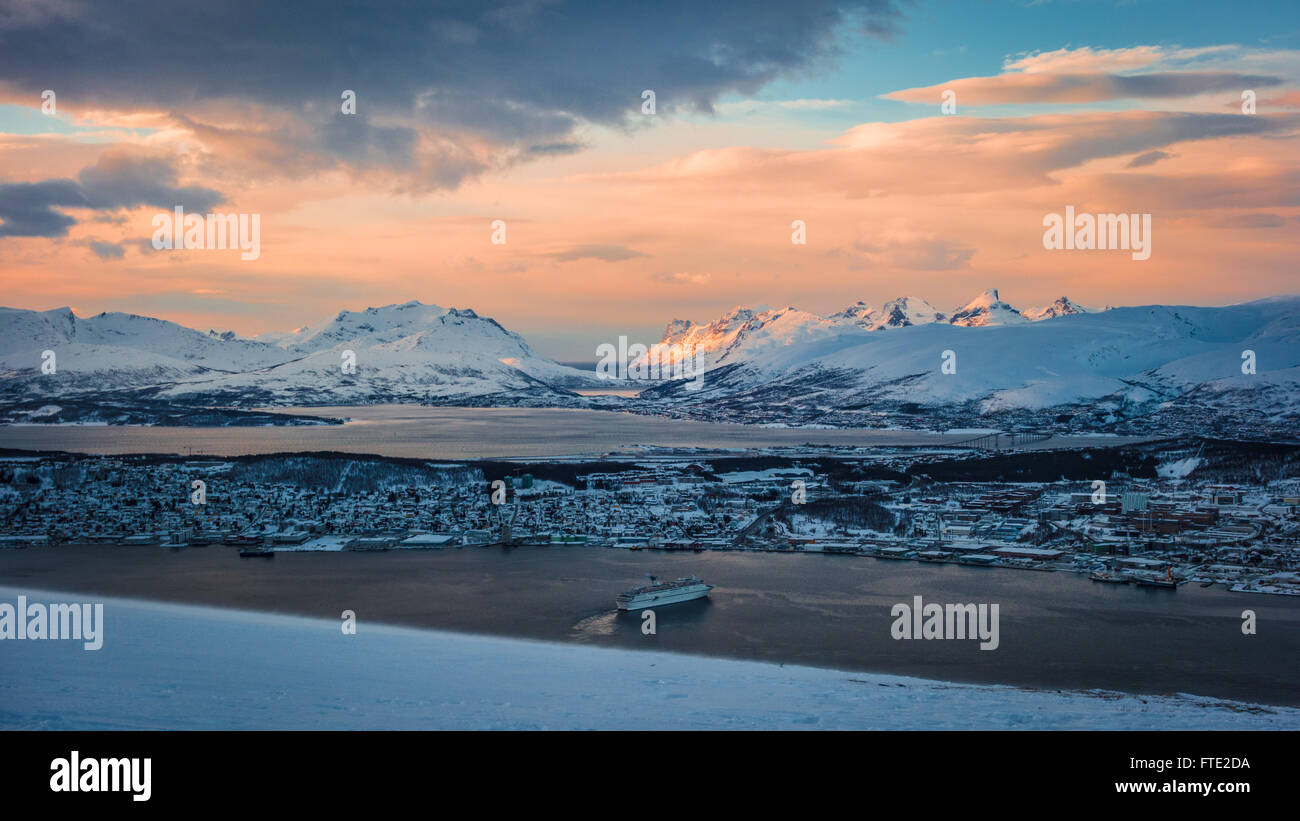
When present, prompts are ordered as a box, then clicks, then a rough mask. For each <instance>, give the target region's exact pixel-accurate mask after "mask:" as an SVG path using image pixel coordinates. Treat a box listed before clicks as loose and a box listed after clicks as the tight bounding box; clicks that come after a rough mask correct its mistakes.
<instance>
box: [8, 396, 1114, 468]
mask: <svg viewBox="0 0 1300 821" xmlns="http://www.w3.org/2000/svg"><path fill="white" fill-rule="evenodd" d="M284 412H286V413H306V414H314V415H319V416H331V417H346V418H349V419H350V420H352V421H350V422H349V423H348V424H346V425H327V426H310V427H252V428H244V427H239V428H187V427H143V426H138V425H115V426H102V425H101V426H75V425H63V426H49V425H20V426H0V447H4V448H23V449H29V450H68V451H74V452H78V453H98V454H123V453H179V454H194V455H208V456H240V455H244V454H251V453H279V452H292V451H319V450H333V451H342V452H345V453H374V454H381V455H385V456H404V457H415V458H431V459H474V458H510V457H520V458H527V457H532V458H537V457H547V456H568V455H576V454H602V453H607V452H610V451H625V450H629V449H632V448H636V447H638V446H642V445H659V446H665V447H699V448H755V447H770V446H799V445H802V444H805V443H813V444H825V445H850V446H853V445H861V446H890V445H896V446H897V445H920V446H924V445H939V444H952V443H955V442H959V441H962V440H965V439H971V438H972V436H973V434H971V433H952V434H937V433H925V432H916V431H893V430H815V429H807V428H799V429H782V428H757V427H752V426H746V425H732V424H714V423H709V422H692V421H683V420H676V419H663V418H659V417H652V416H640V415H637V414H631V413H621V412H615V411H594V410H578V409H567V408H429V407H421V406H418V405H377V406H370V407H343V408H300V409H296V410H286V411H284ZM1117 441H1124V440H1120V439H1117V438H1114V437H1057V438H1054V439H1051V440H1048V441H1046V442H1043V443H1041V444H1040V445H1038V447H1071V446H1080V445H1086V444H1091V445H1101V444H1107V443H1114V442H1117Z"/></svg>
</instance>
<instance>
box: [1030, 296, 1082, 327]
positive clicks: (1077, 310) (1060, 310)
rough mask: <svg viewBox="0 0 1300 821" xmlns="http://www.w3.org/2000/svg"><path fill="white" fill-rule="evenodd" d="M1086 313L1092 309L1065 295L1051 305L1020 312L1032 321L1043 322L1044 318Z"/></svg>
mask: <svg viewBox="0 0 1300 821" xmlns="http://www.w3.org/2000/svg"><path fill="white" fill-rule="evenodd" d="M1086 313H1091V311H1089V310H1088V309H1087V308H1085V307H1083V306H1082V305H1079V304H1077V303H1074V302H1071V301H1070V298H1069V297H1066V296H1063V297H1061V298H1059V299H1057V300H1056V301H1055V302H1053V303H1052V304H1051V305H1044V306H1043V307H1041V308H1026V309H1025V310H1023V311H1021V312H1020V315H1021V316H1023V317H1024V318H1025V319H1028V320H1029V321H1030V322H1041V321H1042V320H1044V319H1055V318H1056V317H1058V316H1069V315H1070V314H1086Z"/></svg>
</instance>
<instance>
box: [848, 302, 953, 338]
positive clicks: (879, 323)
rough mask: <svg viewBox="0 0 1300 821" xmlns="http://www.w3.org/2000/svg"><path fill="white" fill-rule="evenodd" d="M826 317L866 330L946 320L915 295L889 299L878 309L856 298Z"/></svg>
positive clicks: (880, 329) (879, 329) (931, 306)
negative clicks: (854, 301) (840, 309)
mask: <svg viewBox="0 0 1300 821" xmlns="http://www.w3.org/2000/svg"><path fill="white" fill-rule="evenodd" d="M827 319H833V320H839V321H841V322H851V323H853V324H854V325H857V326H859V327H861V328H865V329H867V330H868V331H883V330H887V329H889V328H906V327H909V326H911V325H927V324H929V323H931V322H946V321H947V317H946V316H944V315H943V314H942V313H940V312H939V311H937V310H935V308H934V306H933V305H931V304H930V303H928V302H926V301H925V300H924V299H921V298H920V297H915V296H901V297H899V298H898V299H891V300H890V301H888V302H886V303H885V304H884V306H883V307H882V308H881V309H880V310H879V311H877V310H875V309H874V308H872V307H870V306H869V305H867V303H865V302H863V301H861V300H858V302H857V303H855V304H853V305H850V306H849V307H847V308H845V309H844V310H842V311H837V312H836V313H833V314H831V315H830V316H828V317H827Z"/></svg>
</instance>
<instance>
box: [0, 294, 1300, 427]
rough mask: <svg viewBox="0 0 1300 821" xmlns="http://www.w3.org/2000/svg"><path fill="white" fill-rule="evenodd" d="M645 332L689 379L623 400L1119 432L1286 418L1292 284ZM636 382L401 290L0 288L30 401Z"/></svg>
mask: <svg viewBox="0 0 1300 821" xmlns="http://www.w3.org/2000/svg"><path fill="white" fill-rule="evenodd" d="M886 330H887V331H888V333H882V332H881V331H886ZM659 344H660V345H662V346H669V347H670V348H673V349H674V350H676V351H679V352H684V353H686V354H687V355H688V356H691V357H692V360H693V361H692V363H691V364H692V369H694V368H695V367H698V368H700V369H702V370H703V371H704V374H703V377H702V378H701V379H699V380H695V381H696V383H697V384H696V385H695V387H694V389H690V390H688V389H687V388H686V386H685V385H684V384H682V383H680V382H676V383H674V382H669V383H666V384H664V383H657V384H652V385H650V386H649V387H646V388H645V389H644V390H643V391H642V393H641V396H640V397H639V398H638V399H636V400H629V402H628V403H627V404H625V405H624V407H629V408H631V409H635V410H640V411H644V412H649V413H667V414H671V415H674V416H687V417H695V418H703V419H723V420H727V421H735V422H747V423H755V422H757V423H764V424H790V425H799V424H822V425H839V426H861V427H879V426H887V425H905V426H915V425H922V426H928V427H953V426H960V427H967V426H971V427H976V426H988V425H1003V426H1021V427H1025V426H1033V427H1045V426H1046V427H1050V426H1053V425H1056V426H1066V427H1067V428H1068V429H1072V430H1079V429H1084V430H1115V429H1117V427H1118V426H1123V425H1129V426H1130V427H1129V428H1127V430H1130V431H1136V430H1139V429H1138V428H1134V427H1132V425H1133V424H1135V423H1134V422H1133V420H1146V422H1144V423H1143V424H1145V425H1146V427H1145V428H1141V429H1140V431H1139V432H1160V431H1162V430H1175V429H1177V430H1184V431H1185V430H1196V431H1199V432H1202V433H1208V432H1219V433H1222V434H1224V435H1238V436H1244V435H1254V434H1258V435H1274V434H1275V433H1278V432H1281V433H1282V434H1283V435H1288V436H1290V435H1294V430H1295V429H1296V428H1297V427H1300V296H1291V297H1276V298H1273V299H1267V300H1260V301H1257V302H1250V303H1245V304H1242V305H1233V306H1228V307H1223V308H1197V307H1185V306H1161V305H1151V306H1145V307H1134V308H1111V309H1109V310H1105V311H1100V312H1091V311H1084V310H1083V309H1081V308H1079V306H1077V305H1076V304H1075V303H1073V302H1071V301H1070V300H1068V299H1066V298H1065V297H1062V298H1061V299H1059V300H1057V301H1056V302H1054V303H1053V304H1052V305H1050V306H1047V307H1046V308H1043V309H1036V310H1031V311H1026V312H1025V313H1024V314H1022V313H1020V312H1018V311H1016V310H1015V309H1014V308H1012V307H1011V306H1010V305H1008V304H1007V303H1005V302H1003V301H1002V300H1001V299H1000V298H999V296H998V292H997V291H996V290H989V291H986V292H985V293H984V294H982V295H980V296H979V297H977V298H976V299H975V300H973V301H971V302H970V303H969V304H968V305H966V306H964V307H963V308H961V309H960V310H958V311H956V312H955V313H954V314H952V315H951V316H950V317H949V316H945V315H943V314H941V313H939V312H938V311H935V310H934V309H933V307H932V306H930V305H929V304H928V303H927V302H925V301H924V300H922V299H919V298H917V297H902V298H899V299H896V300H892V301H890V302H888V303H886V304H885V306H884V307H883V308H882V309H881V310H879V311H877V310H874V309H872V308H871V307H870V306H869V305H867V304H865V303H862V302H859V303H856V304H854V305H851V306H849V307H848V308H846V309H844V310H843V311H838V312H835V313H833V314H830V315H827V316H821V315H818V314H815V313H810V312H808V311H802V310H799V309H797V308H793V307H786V308H780V309H768V308H765V307H758V308H743V307H738V308H735V309H733V310H731V311H729V312H727V313H726V314H724V315H723V316H721V317H719V318H718V319H716V320H713V321H712V322H707V323H695V322H691V321H688V320H674V321H673V322H671V323H669V324H668V326H667V328H666V329H665V332H664V336H663V340H662V342H661V343H659ZM44 351H53V352H54V353H55V355H56V356H57V370H56V372H55V373H42V372H41V364H42V353H43V352H44ZM353 359H354V361H355V366H356V367H355V372H349V371H346V370H345V369H344V365H345V364H346V363H350V362H351V361H353ZM945 362H948V363H950V364H951V365H952V366H953V367H950V368H949V369H948V370H951V371H952V372H947V370H945V369H944V368H943V367H942V365H943V364H944V363H945ZM1251 365H1253V370H1252V368H1251V367H1249V366H1251ZM645 385H646V383H644V382H637V383H635V384H621V383H615V384H612V383H611V382H610V381H609V380H606V379H602V378H600V377H599V376H598V375H597V374H596V373H594V372H590V371H581V370H577V369H574V368H569V367H566V366H563V365H560V364H558V363H556V362H553V361H551V360H549V359H546V358H544V357H540V356H538V355H537V354H536V353H534V352H533V350H532V349H531V348H530V347H529V346H528V343H527V342H525V341H524V339H523V338H522V337H520V336H519V335H518V334H515V333H512V332H510V331H508V330H506V329H505V328H503V327H501V326H500V325H499V324H498V323H496V322H495V321H493V320H491V319H488V318H486V317H481V316H479V315H478V314H476V313H474V312H473V311H470V310H464V309H456V308H451V309H445V308H440V307H438V306H434V305H424V304H421V303H419V302H408V303H405V304H401V305H388V306H384V307H380V308H367V309H366V310H364V311H342V312H340V313H339V314H338V315H337V316H335V317H334V318H333V319H331V320H329V321H328V322H325V323H322V324H321V325H319V326H314V327H310V328H300V329H298V330H296V331H292V332H288V333H281V334H268V335H263V336H262V337H259V338H256V339H246V338H242V337H239V336H237V335H235V334H231V333H217V332H215V331H213V332H207V333H204V332H201V331H196V330H193V329H190V328H185V327H183V326H180V325H177V324H175V323H172V322H166V321H162V320H157V319H151V318H148V317H142V316H135V315H131V314H100V315H98V316H93V317H88V318H84V319H83V318H81V317H77V316H76V315H74V314H73V313H72V311H70V310H68V309H66V308H63V309H58V310H53V311H44V312H38V311H25V310H17V309H11V308H0V405H3V406H7V407H9V408H15V407H20V406H21V407H22V408H24V409H25V410H23V411H22V413H27V414H29V415H30V413H31V412H32V411H39V410H42V406H43V404H45V403H57V402H58V399H60V398H63V399H67V400H68V401H69V402H74V401H75V402H78V403H80V404H81V406H83V407H84V406H86V405H87V403H92V404H93V403H100V404H101V405H103V404H110V405H111V404H113V403H129V402H134V403H154V406H158V405H162V406H169V405H176V406H178V407H182V408H183V407H194V406H196V405H213V406H222V407H235V408H248V407H256V406H261V405H267V406H274V405H330V404H340V405H347V404H365V403H373V402H426V403H438V404H453V405H457V404H458V405H488V404H497V405H519V404H527V405H534V406H539V405H551V406H576V405H580V404H599V401H597V400H584V399H581V398H580V397H578V396H575V395H574V394H573V393H572V391H573V390H575V389H581V388H610V387H638V388H639V387H643V386H645ZM601 401H603V400H601ZM12 418H18V417H12Z"/></svg>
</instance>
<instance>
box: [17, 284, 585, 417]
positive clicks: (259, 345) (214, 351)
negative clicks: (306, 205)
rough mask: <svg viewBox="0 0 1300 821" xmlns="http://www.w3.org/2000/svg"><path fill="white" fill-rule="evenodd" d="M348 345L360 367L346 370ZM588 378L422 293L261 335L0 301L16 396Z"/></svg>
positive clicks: (400, 391) (307, 396) (243, 393)
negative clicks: (43, 368) (51, 359)
mask: <svg viewBox="0 0 1300 821" xmlns="http://www.w3.org/2000/svg"><path fill="white" fill-rule="evenodd" d="M43 350H53V351H55V354H56V356H57V364H58V368H57V372H56V373H55V374H52V375H51V374H41V373H40V364H41V352H42V351H43ZM345 351H351V353H352V354H353V355H355V360H356V361H355V364H356V372H355V373H351V374H345V373H344V372H343V367H342V366H343V363H344V352H345ZM595 386H600V387H608V386H609V383H608V382H598V380H597V379H596V378H595V376H594V375H592V374H588V373H585V372H582V371H578V370H575V369H573V368H568V367H565V366H562V365H559V364H557V363H555V362H552V361H550V360H548V359H545V358H544V357H539V356H537V355H536V354H535V353H534V352H533V351H532V349H531V348H529V347H528V344H527V343H526V342H525V341H524V340H523V338H522V337H520V336H519V335H518V334H514V333H511V332H510V331H507V330H506V329H505V328H502V327H501V326H500V325H499V324H497V323H496V322H495V321H494V320H491V319H486V318H483V317H479V316H478V315H477V314H475V313H474V312H473V311H469V310H458V309H455V308H452V309H445V308H440V307H438V306H434V305H423V304H421V303H419V302H408V303H405V304H403V305H389V306H385V307H382V308H368V309H366V310H364V311H356V312H353V311H342V312H341V313H339V314H338V316H336V317H335V318H334V319H333V320H331V321H330V322H328V323H325V324H323V325H321V326H320V327H317V328H303V329H299V330H297V331H294V332H292V333H288V334H272V335H266V336H264V337H262V338H260V339H244V338H241V337H238V336H236V335H234V334H231V333H225V334H218V333H216V332H209V333H206V334H205V333H202V332H200V331H195V330H192V329H189V328H185V327H183V326H180V325H177V324H175V323H172V322H166V321H163V320H158V319H151V318H148V317H141V316H135V315H131V314H100V315H98V316H94V317H90V318H88V319H81V318H79V317H77V316H75V315H74V314H73V313H72V312H71V311H70V310H68V309H66V308H63V309H59V310H56V311H46V312H35V311H22V310H16V309H11V308H4V309H0V390H3V393H4V395H6V396H8V397H13V398H20V397H22V398H30V397H33V396H68V395H70V394H75V395H85V394H107V393H116V392H120V391H123V390H125V389H132V390H137V391H139V390H144V389H149V390H148V391H146V393H148V394H149V396H150V398H160V399H178V398H186V399H194V400H196V401H212V402H220V403H229V404H236V405H248V404H256V403H267V404H282V403H298V404H323V403H332V402H339V403H349V402H371V401H380V400H388V399H391V400H396V401H402V400H406V401H410V400H417V401H424V400H429V399H433V400H438V399H447V398H450V399H458V398H459V399H463V398H467V397H480V396H488V395H493V394H500V393H511V392H516V393H522V394H537V395H539V396H546V397H560V396H566V395H567V394H568V389H569V388H572V387H595ZM137 395H139V394H137Z"/></svg>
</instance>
